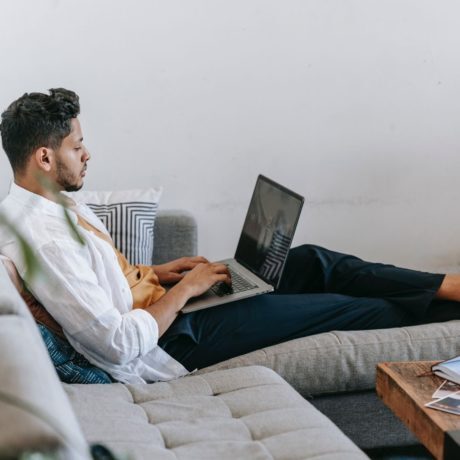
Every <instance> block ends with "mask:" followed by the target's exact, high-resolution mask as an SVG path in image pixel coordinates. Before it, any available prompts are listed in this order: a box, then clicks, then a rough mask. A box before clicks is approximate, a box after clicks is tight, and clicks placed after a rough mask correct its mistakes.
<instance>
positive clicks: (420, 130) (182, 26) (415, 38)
mask: <svg viewBox="0 0 460 460" xmlns="http://www.w3.org/2000/svg"><path fill="white" fill-rule="evenodd" d="M459 17H460V3H459V2H458V1H455V0H431V1H429V0H385V1H384V0H346V1H345V0H232V1H229V0H182V1H181V0H163V1H162V0H137V1H128V0H123V1H122V0H78V1H71V0H28V1H27V0H0V88H1V90H0V108H2V109H4V108H6V106H7V105H8V104H9V103H10V102H11V101H12V100H13V99H15V98H16V97H18V96H19V95H21V94H22V93H23V92H26V91H27V92H28V91H44V90H46V89H48V88H51V87H57V86H63V87H67V88H70V89H74V90H75V91H77V92H78V93H79V94H80V97H81V103H82V116H81V120H82V124H83V129H84V132H85V139H86V144H87V146H88V147H89V148H90V150H91V152H92V155H93V157H92V159H91V163H90V169H89V174H88V175H87V182H86V188H88V189H89V188H97V189H112V188H117V189H122V188H133V187H146V186H149V185H151V184H163V185H164V186H165V194H164V199H163V206H164V207H175V208H185V209H189V210H191V211H192V212H193V213H194V214H195V215H196V216H197V219H198V222H199V226H200V248H201V252H202V253H203V254H205V255H207V256H208V257H211V258H219V257H222V256H227V255H229V254H230V253H232V252H233V250H234V248H235V244H236V240H237V237H238V232H239V230H240V228H241V224H242V221H243V218H244V214H245V210H246V207H247V204H248V200H249V196H250V193H251V191H252V187H253V185H254V182H255V178H256V176H257V174H258V173H259V172H262V173H264V174H266V175H268V176H270V177H272V178H274V179H275V180H278V181H280V182H282V183H284V184H285V185H287V186H290V187H291V188H293V189H294V190H296V191H297V192H299V193H301V194H303V195H305V196H306V198H307V203H306V207H305V208H304V212H303V216H302V218H301V221H300V224H299V228H298V233H297V237H296V243H300V242H312V243H316V244H321V245H326V246H328V247H331V248H335V249H337V250H341V251H351V252H355V253H358V254H359V255H361V256H363V257H366V258H371V259H380V260H384V261H389V262H394V263H398V264H404V265H408V266H412V267H420V268H429V269H440V268H441V267H445V266H449V267H453V266H456V265H460V232H459V229H460V213H459V212H457V202H458V201H459V197H460V193H459V180H458V178H459V166H460V129H459V125H460V117H459V115H460V59H459V51H460V27H459V25H460V24H459V23H460V20H459ZM10 180H11V172H10V169H9V165H8V163H7V160H6V158H5V157H4V155H3V156H1V157H0V196H4V195H5V194H6V193H7V190H8V184H9V181H10Z"/></svg>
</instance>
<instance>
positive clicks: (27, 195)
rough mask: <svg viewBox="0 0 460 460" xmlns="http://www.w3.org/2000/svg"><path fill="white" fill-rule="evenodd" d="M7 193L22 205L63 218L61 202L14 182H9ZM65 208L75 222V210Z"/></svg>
mask: <svg viewBox="0 0 460 460" xmlns="http://www.w3.org/2000/svg"><path fill="white" fill-rule="evenodd" d="M9 195H10V197H11V198H13V199H14V200H15V201H17V202H19V203H20V204H21V205H22V206H24V207H28V208H34V209H39V210H40V211H41V212H44V213H46V214H48V215H51V216H56V217H60V218H63V219H65V214H64V212H63V210H64V207H63V206H62V205H61V204H59V203H55V202H54V201H51V200H49V199H48V198H45V197H43V196H41V195H37V194H36V193H33V192H30V191H29V190H27V189H25V188H23V187H20V186H19V185H18V184H16V183H15V182H12V183H11V187H10V192H9ZM67 210H68V214H69V216H70V217H71V219H72V220H73V221H74V222H75V223H76V222H77V220H78V219H77V216H76V214H75V212H73V211H72V209H70V208H67Z"/></svg>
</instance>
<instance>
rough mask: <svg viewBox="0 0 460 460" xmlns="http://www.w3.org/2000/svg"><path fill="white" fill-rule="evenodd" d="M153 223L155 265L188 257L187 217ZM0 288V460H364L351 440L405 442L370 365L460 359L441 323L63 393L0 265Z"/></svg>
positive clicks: (455, 339)
mask: <svg viewBox="0 0 460 460" xmlns="http://www.w3.org/2000/svg"><path fill="white" fill-rule="evenodd" d="M157 225H158V227H157V228H156V237H155V238H156V240H155V245H156V260H155V261H156V262H161V261H162V258H174V257H177V256H179V255H186V254H190V255H191V254H193V253H195V252H196V225H195V222H194V220H193V217H191V216H190V215H189V214H186V213H176V212H166V213H163V214H162V215H160V216H159V218H158V220H157ZM0 286H1V289H0V328H1V332H0V341H1V342H2V350H3V351H4V352H3V353H2V358H1V359H0V376H1V377H0V423H1V426H2V427H5V429H2V430H0V457H1V458H3V457H5V456H6V457H8V456H9V457H14V455H16V454H17V452H18V451H19V450H24V449H32V450H37V449H39V450H42V449H49V450H54V451H56V449H57V452H59V455H61V457H62V458H78V457H79V456H81V457H82V458H86V457H87V456H88V445H89V443H103V444H105V445H107V446H108V447H110V448H112V449H113V450H114V451H115V452H116V453H118V454H123V453H131V455H133V458H200V459H202V458H210V459H215V458H223V459H225V458H232V459H235V458H238V459H244V458H248V459H252V458H285V459H296V458H313V457H315V458H316V457H317V458H321V459H354V458H366V455H365V454H364V453H363V452H362V451H361V450H360V449H359V448H358V447H357V446H356V445H355V444H358V446H359V447H361V448H365V449H370V450H372V449H373V448H376V447H380V446H382V445H383V446H385V445H386V443H387V442H390V444H392V445H400V444H404V443H409V444H410V443H414V442H416V441H415V440H414V439H413V438H411V437H410V435H409V434H408V433H407V432H405V431H404V430H403V431H402V434H401V432H400V430H401V427H400V425H398V424H397V422H396V420H395V419H394V418H391V415H390V414H389V413H388V411H386V412H385V411H383V410H382V407H381V405H380V406H379V403H378V401H376V400H375V398H374V399H372V397H371V398H370V397H369V396H370V395H372V390H373V388H374V378H375V364H376V363H377V362H380V361H391V360H411V359H443V358H446V357H449V356H453V355H455V354H459V352H460V340H459V338H460V322H459V321H451V322H447V323H438V324H432V325H424V326H415V327H408V328H400V329H387V330H375V331H356V332H337V331H333V332H330V333H326V334H319V335H316V336H311V337H307V338H304V339H298V340H294V341H291V342H287V343H284V344H279V345H276V346H272V347H267V348H266V349H263V350H257V351H255V352H252V353H249V354H246V355H244V356H240V357H237V358H234V359H231V360H228V361H226V362H223V363H219V364H217V365H215V366H212V367H210V368H208V369H201V370H200V371H198V372H197V373H196V374H192V375H190V376H188V377H185V378H183V379H179V380H177V381H174V382H170V383H155V384H149V385H122V384H110V385H66V384H64V385H63V384H61V383H60V382H59V381H58V379H57V376H56V373H55V372H54V369H53V368H52V364H51V362H50V360H49V358H48V356H47V352H46V349H45V348H44V346H43V343H42V341H41V338H40V335H39V334H38V331H37V329H36V327H35V324H34V323H33V320H32V318H31V317H30V315H29V313H28V311H27V310H26V308H25V305H24V304H23V302H22V300H21V299H20V297H19V296H18V294H17V292H16V291H15V289H14V287H13V286H12V284H11V282H10V281H9V279H8V277H7V276H6V273H5V271H4V269H3V267H0ZM261 366H263V367H261ZM273 371H275V372H273ZM280 376H281V377H280ZM286 381H287V382H288V383H290V384H291V385H292V387H293V388H292V387H291V386H290V385H288V384H287V383H286ZM295 390H297V391H295ZM302 396H303V397H302ZM305 398H313V399H311V401H312V402H313V403H314V404H315V405H317V406H319V407H322V409H324V408H326V409H327V410H325V412H328V415H329V416H330V417H331V418H332V419H333V420H334V422H336V423H338V424H339V425H340V428H341V430H342V431H343V432H345V433H346V434H348V435H349V436H351V437H352V438H353V440H354V441H355V444H354V443H353V442H351V441H350V439H348V438H347V436H345V435H344V434H343V432H342V431H341V430H339V429H338V428H337V426H335V425H334V424H333V423H332V422H331V421H330V420H328V418H326V417H325V416H324V415H323V414H321V413H320V412H318V411H317V410H316V409H315V408H314V407H313V406H312V405H311V404H310V403H309V402H307V401H306V399H305ZM322 402H323V403H322ZM322 404H323V405H322ZM360 410H361V411H360ZM350 413H354V414H355V415H356V416H355V418H353V417H351V418H350V417H349V415H350ZM395 426H398V429H397V430H396V434H395V433H392V432H391V430H392V429H393V428H394V427H395ZM383 427H385V429H383Z"/></svg>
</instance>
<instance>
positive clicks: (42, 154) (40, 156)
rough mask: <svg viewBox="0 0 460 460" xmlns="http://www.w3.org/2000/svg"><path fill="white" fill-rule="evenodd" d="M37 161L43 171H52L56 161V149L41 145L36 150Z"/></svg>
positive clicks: (35, 157)
mask: <svg viewBox="0 0 460 460" xmlns="http://www.w3.org/2000/svg"><path fill="white" fill-rule="evenodd" d="M34 159H35V163H36V165H37V166H38V168H39V169H40V170H42V171H43V172H50V171H51V169H52V165H53V163H54V150H53V149H49V148H47V147H40V148H38V149H37V150H36V151H35V155H34Z"/></svg>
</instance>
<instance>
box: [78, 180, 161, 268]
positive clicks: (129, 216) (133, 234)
mask: <svg viewBox="0 0 460 460" xmlns="http://www.w3.org/2000/svg"><path fill="white" fill-rule="evenodd" d="M162 191H163V189H162V188H161V187H160V188H150V189H145V190H125V191H116V192H107V191H81V192H76V193H73V194H72V196H73V198H74V199H75V200H78V201H80V202H83V203H86V204H87V206H88V207H90V208H91V209H92V211H93V212H94V213H95V214H96V215H97V216H98V217H99V219H101V221H102V223H103V224H104V225H105V226H106V228H107V230H108V231H109V233H110V236H111V237H112V239H113V242H114V244H115V247H116V248H117V249H118V250H119V251H121V253H122V254H123V255H124V256H125V257H126V258H127V259H128V261H129V262H130V263H131V264H144V265H152V257H153V243H154V228H155V217H156V215H157V211H158V203H159V200H160V197H161V193H162Z"/></svg>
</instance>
